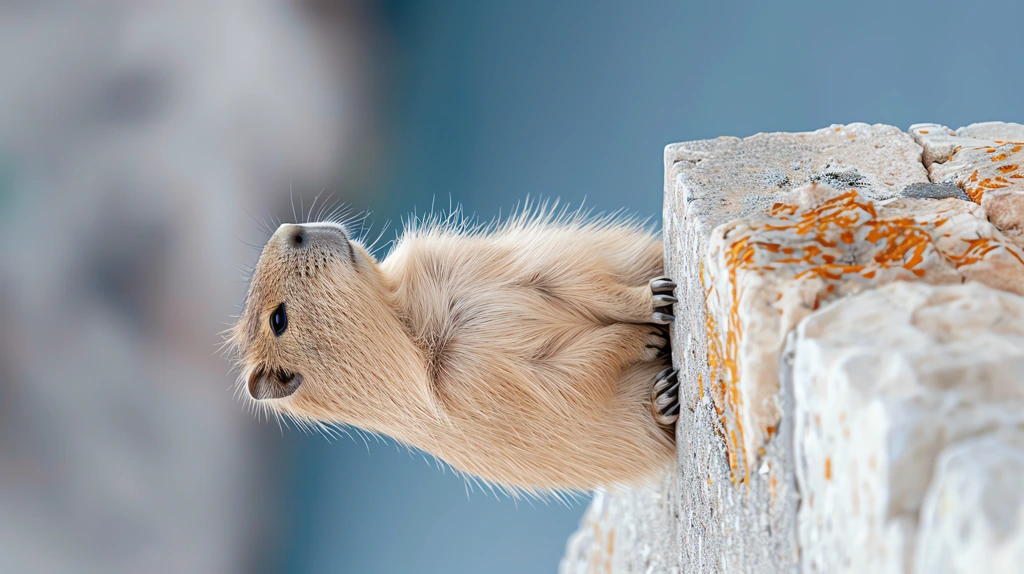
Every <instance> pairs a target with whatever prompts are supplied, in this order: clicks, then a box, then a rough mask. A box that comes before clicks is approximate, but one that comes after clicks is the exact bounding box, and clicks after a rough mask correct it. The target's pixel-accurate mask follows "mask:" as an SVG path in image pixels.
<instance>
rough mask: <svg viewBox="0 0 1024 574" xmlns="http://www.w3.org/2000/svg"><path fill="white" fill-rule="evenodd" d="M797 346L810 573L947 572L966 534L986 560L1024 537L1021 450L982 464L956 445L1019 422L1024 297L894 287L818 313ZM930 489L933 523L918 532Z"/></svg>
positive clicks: (802, 329)
mask: <svg viewBox="0 0 1024 574" xmlns="http://www.w3.org/2000/svg"><path fill="white" fill-rule="evenodd" d="M791 351H792V353H793V356H794V361H795V365H794V367H793V389H794V395H795V404H796V405H797V408H796V409H795V413H794V416H795V429H796V432H795V439H796V441H795V452H796V462H797V473H796V474H797V484H798V487H799V489H800V492H801V494H802V495H803V503H802V504H801V505H800V510H799V520H798V524H799V540H800V549H801V557H802V562H803V570H804V571H805V572H851V573H853V572H914V571H919V572H938V571H941V569H940V568H938V566H939V565H940V564H941V562H942V561H940V560H938V558H940V557H941V556H942V555H943V554H948V555H950V556H956V557H961V549H960V547H959V544H960V543H961V542H963V541H964V540H963V539H964V537H965V534H964V533H965V532H968V533H972V534H973V535H972V536H968V537H967V538H966V541H967V543H968V546H973V547H974V549H975V553H976V554H979V555H981V554H987V553H988V552H989V551H990V550H992V549H993V548H997V547H1000V546H1002V545H1003V544H1002V540H1001V539H1002V538H1003V537H1004V536H1007V535H1009V536H1011V537H1013V536H1014V535H1015V536H1017V537H1021V536H1024V523H1018V521H1017V517H1018V516H1019V515H1020V513H1021V511H1022V510H1024V505H1022V501H1024V493H1021V489H1020V486H1021V484H1022V480H1024V478H1022V477H1024V474H1019V470H1018V474H1016V475H1013V474H1012V471H1013V467H1012V464H1014V463H1015V464H1016V465H1017V466H1020V464H1021V463H1024V459H1022V458H1021V454H1022V451H1021V450H1020V447H1019V446H1018V447H1017V449H1016V450H1014V449H1013V448H1009V449H1002V450H995V449H992V448H989V449H988V450H987V451H985V450H983V451H980V452H983V453H984V455H983V456H979V460H982V461H984V462H983V464H982V466H979V467H975V466H974V462H972V461H973V460H975V455H974V454H973V453H971V452H964V451H963V449H962V448H960V444H961V443H960V442H959V441H961V440H963V439H969V441H968V442H967V443H965V444H973V443H974V442H976V441H977V440H978V439H977V438H974V437H977V436H979V435H989V434H990V433H997V432H1000V431H1011V432H1012V431H1016V432H1017V433H1018V436H1019V433H1020V432H1021V431H1022V430H1024V298H1022V297H1019V296H1016V295H1012V294H1009V293H1004V292H1001V291H998V290H995V289H991V288H988V287H986V286H984V285H982V284H980V283H975V282H971V283H967V284H965V285H952V286H949V285H947V286H934V285H927V284H923V283H908V282H898V283H894V284H891V285H889V286H886V287H884V288H879V289H876V290H871V291H867V292H865V293H863V294H860V295H857V296H854V297H849V298H846V299H843V300H841V301H839V302H837V303H835V304H833V305H831V306H829V307H827V308H823V309H821V310H820V311H818V312H817V313H814V314H813V315H811V316H810V317H808V318H807V319H806V320H805V321H804V322H802V323H801V324H800V326H799V328H798V329H797V331H796V337H795V338H794V340H793V343H792V345H791ZM1011 436H1012V435H1011ZM992 440H995V439H994V438H990V439H987V440H986V442H987V443H989V444H991V442H992ZM950 447H952V448H950ZM947 449H948V451H952V453H951V454H952V456H947V457H945V460H944V462H943V464H942V467H943V470H942V471H940V474H941V478H940V480H939V481H938V482H937V484H936V485H935V487H934V492H930V493H929V492H928V490H929V484H931V483H932V477H933V472H934V470H933V469H934V468H935V463H936V460H937V459H938V458H939V457H940V455H941V454H942V453H943V452H948V451H947ZM1008 463H1009V464H1010V465H1011V466H1007V464H1008ZM986 471H987V472H986ZM1008 473H1009V474H1008ZM968 479H970V480H974V481H976V482H973V483H972V484H971V485H969V487H968V485H967V481H968ZM952 489H955V492H951V490H952ZM965 492H966V493H970V498H968V499H961V498H959V497H960V496H961V495H962V494H963V493H965ZM926 493H927V494H928V498H929V499H930V501H929V503H928V505H929V507H930V510H929V513H927V514H930V516H929V517H928V518H925V520H924V522H925V523H930V526H929V528H925V529H924V531H921V532H919V528H918V522H919V519H918V517H919V515H920V513H921V508H922V505H923V504H925V499H926ZM986 498H995V499H996V500H1005V505H1004V503H1002V502H1000V503H996V504H995V508H991V507H992V506H993V504H992V503H993V502H995V501H994V500H993V501H989V504H988V506H989V508H986V507H985V499H986ZM972 502H973V503H974V504H972ZM940 515H941V516H940ZM920 537H923V538H924V539H925V540H923V541H922V542H921V544H922V546H921V548H922V550H924V551H923V552H921V554H920V555H921V558H922V564H918V565H916V566H917V567H915V564H914V548H915V545H916V544H917V543H918V540H920ZM972 538H973V540H972ZM1011 546H1012V545H1011ZM943 548H945V549H946V550H945V551H943V550H942V549H943ZM1016 550H1018V551H1019V550H1020V547H1019V546H1018V548H1017V549H1016ZM1011 551H1012V550H1011ZM964 557H965V556H964ZM997 560H998V559H993V562H995V561H997ZM946 564H947V566H945V567H946V568H951V570H950V571H960V572H967V571H972V570H971V568H978V567H979V566H980V563H977V562H976V563H973V564H971V563H969V562H968V563H964V564H962V567H959V568H958V567H954V563H953V562H951V561H946ZM1017 564H1018V565H1021V564H1022V563H1020V562H1018V563H1017ZM926 565H927V566H926ZM973 571H980V572H993V571H1001V572H1011V571H1019V570H1009V569H1002V570H990V569H984V568H982V569H980V570H973Z"/></svg>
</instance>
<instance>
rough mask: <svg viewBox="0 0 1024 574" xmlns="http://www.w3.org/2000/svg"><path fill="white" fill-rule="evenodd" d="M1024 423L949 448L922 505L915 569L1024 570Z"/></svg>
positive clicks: (1004, 573) (999, 573) (938, 573)
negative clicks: (1023, 485) (1020, 425)
mask: <svg viewBox="0 0 1024 574" xmlns="http://www.w3.org/2000/svg"><path fill="white" fill-rule="evenodd" d="M1022 482H1024V428H1022V427H1015V428H1002V429H1000V430H998V431H994V432H991V433H986V434H983V435H981V436H979V437H972V438H968V439H964V440H962V441H960V442H958V443H956V444H954V445H951V446H950V447H949V448H947V449H946V451H945V452H944V454H943V455H942V457H940V458H939V463H938V465H937V467H936V469H935V476H934V478H933V479H932V485H931V487H929V489H928V492H927V494H926V495H925V499H924V503H923V505H922V508H921V515H920V524H919V527H918V528H919V534H918V538H917V540H918V543H917V551H916V558H915V564H914V566H915V571H916V572H918V573H920V574H944V573H950V574H952V573H954V572H957V573H960V572H962V573H968V572H986V573H987V574H1018V573H1019V572H1021V571H1022V570H1024V488H1022Z"/></svg>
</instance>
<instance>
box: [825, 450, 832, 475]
mask: <svg viewBox="0 0 1024 574" xmlns="http://www.w3.org/2000/svg"><path fill="white" fill-rule="evenodd" d="M825 480H832V459H831V458H829V457H827V456H826V457H825Z"/></svg>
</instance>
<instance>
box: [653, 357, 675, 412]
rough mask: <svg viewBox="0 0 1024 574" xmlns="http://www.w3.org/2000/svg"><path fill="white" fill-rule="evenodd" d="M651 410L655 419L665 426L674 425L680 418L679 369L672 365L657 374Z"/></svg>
mask: <svg viewBox="0 0 1024 574" xmlns="http://www.w3.org/2000/svg"><path fill="white" fill-rule="evenodd" d="M651 412H652V413H653V414H654V420H656V421H657V422H658V424H660V425H663V426H672V425H673V424H675V422H676V420H678V419H679V371H676V370H675V369H673V368H672V367H668V368H666V369H664V370H662V371H661V372H660V373H658V374H657V375H656V376H655V381H654V389H652V390H651Z"/></svg>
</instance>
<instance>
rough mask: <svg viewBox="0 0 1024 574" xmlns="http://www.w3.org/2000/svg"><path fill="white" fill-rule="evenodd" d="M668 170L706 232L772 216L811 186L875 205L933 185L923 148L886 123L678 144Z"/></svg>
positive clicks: (668, 156) (669, 151)
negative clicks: (780, 202)
mask: <svg viewBox="0 0 1024 574" xmlns="http://www.w3.org/2000/svg"><path fill="white" fill-rule="evenodd" d="M665 167H666V170H667V173H666V184H667V185H668V186H670V187H671V188H672V190H673V193H680V194H682V198H681V199H682V200H683V202H685V203H687V204H692V205H691V206H690V209H691V210H692V211H693V212H694V213H695V216H696V217H695V218H694V223H695V224H698V225H701V226H702V227H704V228H705V233H706V232H707V231H710V230H711V229H713V228H714V227H715V226H717V225H720V224H722V223H725V222H726V221H729V220H731V219H734V218H737V217H743V216H745V215H747V214H749V213H752V212H754V211H761V210H764V209H766V208H767V207H769V206H771V204H772V203H774V202H775V198H774V195H775V194H776V193H778V192H784V191H789V190H792V189H795V188H797V187H801V186H803V185H806V184H808V183H812V182H817V183H822V184H825V185H829V186H832V187H836V188H837V189H842V190H847V189H851V188H856V189H858V190H860V191H862V192H863V193H865V194H866V195H868V196H869V197H871V198H873V199H887V198H890V197H895V196H896V195H897V194H898V193H899V192H900V190H902V189H903V188H905V187H907V186H908V185H911V184H914V183H928V173H927V171H926V170H925V169H924V167H923V166H922V165H921V148H920V146H918V145H917V144H916V143H915V142H914V141H913V139H912V138H910V136H908V135H907V134H906V133H904V132H902V131H900V130H899V129H898V128H895V127H893V126H886V125H881V124H876V125H868V124H859V123H858V124H850V125H846V126H839V125H833V126H831V127H828V128H823V129H820V130H817V131H814V132H805V133H772V134H758V135H755V136H751V137H748V138H745V139H740V138H727V137H722V138H718V139H713V140H700V141H694V142H685V143H680V144H673V145H670V146H668V147H666V148H665Z"/></svg>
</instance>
